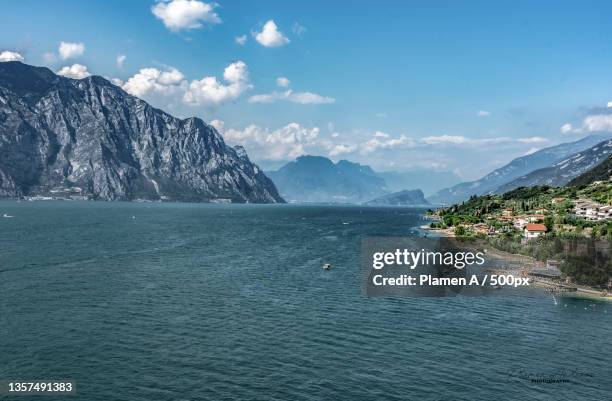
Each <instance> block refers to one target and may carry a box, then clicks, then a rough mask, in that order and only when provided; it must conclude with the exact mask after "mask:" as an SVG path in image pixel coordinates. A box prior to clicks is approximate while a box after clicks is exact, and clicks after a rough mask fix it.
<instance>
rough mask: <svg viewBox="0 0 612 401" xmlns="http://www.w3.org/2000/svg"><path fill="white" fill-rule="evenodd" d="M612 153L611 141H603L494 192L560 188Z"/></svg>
mask: <svg viewBox="0 0 612 401" xmlns="http://www.w3.org/2000/svg"><path fill="white" fill-rule="evenodd" d="M611 153H612V139H608V140H605V141H603V142H600V143H598V144H597V145H595V146H593V147H592V148H589V149H587V150H584V151H582V152H578V153H575V154H573V155H571V156H569V157H567V158H565V159H563V160H561V161H559V162H557V163H555V164H553V165H552V166H550V167H546V168H542V169H539V170H536V171H532V172H531V173H529V174H527V175H524V176H522V177H519V178H517V179H515V180H513V181H511V182H509V183H507V184H505V185H502V186H500V187H499V188H497V189H496V190H495V193H498V194H503V193H505V192H508V191H511V190H513V189H515V188H518V187H533V186H536V185H549V186H554V187H558V186H562V185H565V184H567V183H568V182H569V181H571V180H572V179H573V178H576V177H578V176H579V175H581V174H583V173H585V172H587V171H589V170H591V169H592V168H593V167H595V166H597V165H598V164H600V163H601V162H603V161H604V160H606V159H608V157H609V155H610V154H611Z"/></svg>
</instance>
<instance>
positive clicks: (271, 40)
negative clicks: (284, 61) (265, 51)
mask: <svg viewBox="0 0 612 401" xmlns="http://www.w3.org/2000/svg"><path fill="white" fill-rule="evenodd" d="M253 37H254V38H255V40H256V41H257V43H259V44H260V45H262V46H265V47H280V46H284V45H286V44H288V43H289V42H290V41H289V39H288V38H287V37H286V36H285V35H283V33H282V32H281V31H279V30H278V27H277V26H276V23H275V22H274V21H273V20H269V21H268V22H266V23H265V24H264V26H263V28H262V29H261V31H260V32H254V33H253Z"/></svg>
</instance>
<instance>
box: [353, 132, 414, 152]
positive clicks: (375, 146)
mask: <svg viewBox="0 0 612 401" xmlns="http://www.w3.org/2000/svg"><path fill="white" fill-rule="evenodd" d="M379 138H383V139H379ZM400 146H407V147H413V146H415V142H414V140H413V139H412V138H409V137H407V136H405V135H401V136H400V137H399V138H390V137H380V136H379V137H375V138H372V139H370V140H369V141H367V142H365V143H362V144H361V146H360V148H361V153H362V154H368V153H372V152H376V151H377V150H379V149H392V148H397V147H400Z"/></svg>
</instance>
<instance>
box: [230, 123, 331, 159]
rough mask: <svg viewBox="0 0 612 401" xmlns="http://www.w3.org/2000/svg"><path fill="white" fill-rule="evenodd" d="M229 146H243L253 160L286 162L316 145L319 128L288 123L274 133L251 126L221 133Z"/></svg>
mask: <svg viewBox="0 0 612 401" xmlns="http://www.w3.org/2000/svg"><path fill="white" fill-rule="evenodd" d="M221 133H222V135H223V137H224V139H225V140H226V141H227V142H229V143H231V144H238V145H243V146H244V147H245V148H246V149H247V151H248V153H249V155H250V156H252V158H253V159H254V160H288V159H294V158H296V157H298V156H301V155H304V154H306V153H307V149H309V148H311V147H313V146H316V145H317V138H318V136H319V128H318V127H314V128H306V127H302V126H301V125H300V124H298V123H295V122H293V123H290V124H287V125H286V126H284V127H282V128H279V129H277V130H274V131H270V130H268V129H267V128H262V127H259V126H257V125H254V124H251V125H249V126H247V127H246V128H244V129H242V130H236V129H228V130H224V131H221Z"/></svg>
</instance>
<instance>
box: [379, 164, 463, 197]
mask: <svg viewBox="0 0 612 401" xmlns="http://www.w3.org/2000/svg"><path fill="white" fill-rule="evenodd" d="M376 174H377V175H378V176H379V177H381V178H383V179H384V180H385V182H386V184H387V189H388V190H389V191H393V192H396V191H401V190H403V189H406V188H420V189H421V190H422V191H423V192H424V193H425V195H426V196H428V195H432V194H434V193H435V192H437V191H439V190H440V189H442V188H448V187H450V186H452V185H456V184H458V183H460V182H461V179H460V178H459V176H457V175H456V174H454V173H451V172H448V171H431V170H412V171H381V172H376Z"/></svg>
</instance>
